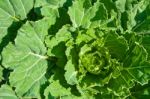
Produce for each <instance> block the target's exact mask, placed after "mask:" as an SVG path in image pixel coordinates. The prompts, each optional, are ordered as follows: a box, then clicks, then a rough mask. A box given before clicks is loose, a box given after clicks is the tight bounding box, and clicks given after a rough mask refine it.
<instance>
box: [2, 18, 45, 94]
mask: <svg viewBox="0 0 150 99" xmlns="http://www.w3.org/2000/svg"><path fill="white" fill-rule="evenodd" d="M46 21H47V20H45V19H43V20H41V21H37V22H36V23H31V22H27V23H26V24H25V25H24V26H23V27H22V28H21V29H20V30H19V32H18V35H17V37H16V39H15V44H11V43H10V44H9V45H8V46H7V47H6V48H5V49H4V51H3V52H2V57H3V62H2V64H3V66H5V67H6V68H11V69H14V71H13V72H12V73H11V74H10V77H9V80H10V84H11V86H13V87H16V89H15V91H16V93H17V94H18V96H23V95H24V96H29V97H38V96H39V89H40V85H41V84H42V83H43V82H44V81H45V73H46V69H47V61H46V59H47V56H45V54H46V47H45V45H44V38H45V36H46V35H47V31H46V30H47V28H48V24H47V22H46ZM41 24H43V25H41Z"/></svg>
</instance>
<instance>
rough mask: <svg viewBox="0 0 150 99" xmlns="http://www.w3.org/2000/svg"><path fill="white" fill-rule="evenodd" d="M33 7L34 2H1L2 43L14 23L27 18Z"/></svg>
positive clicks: (9, 0)
mask: <svg viewBox="0 0 150 99" xmlns="http://www.w3.org/2000/svg"><path fill="white" fill-rule="evenodd" d="M29 2H30V3H29ZM32 7H33V0H13V1H12V0H0V31H1V33H0V42H1V40H2V38H3V37H4V36H5V35H6V34H7V29H8V27H9V26H10V25H11V24H12V22H13V21H19V20H24V19H25V18H27V14H28V12H29V11H30V10H31V9H32ZM18 8H19V9H18Z"/></svg>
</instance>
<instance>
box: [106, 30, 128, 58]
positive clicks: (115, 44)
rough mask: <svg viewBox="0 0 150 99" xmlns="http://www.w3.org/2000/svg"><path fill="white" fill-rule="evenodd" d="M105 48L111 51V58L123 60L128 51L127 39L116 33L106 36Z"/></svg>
mask: <svg viewBox="0 0 150 99" xmlns="http://www.w3.org/2000/svg"><path fill="white" fill-rule="evenodd" d="M105 46H106V47H107V48H108V49H109V51H110V54H111V56H112V57H113V58H116V59H118V60H123V59H124V57H125V54H126V52H127V50H128V44H127V41H126V40H125V38H124V37H123V36H119V35H117V34H116V33H114V32H110V33H109V34H108V35H106V38H105Z"/></svg>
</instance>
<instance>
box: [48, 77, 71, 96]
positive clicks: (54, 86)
mask: <svg viewBox="0 0 150 99" xmlns="http://www.w3.org/2000/svg"><path fill="white" fill-rule="evenodd" d="M48 94H51V95H52V96H53V97H61V98H62V97H63V96H66V95H70V94H71V92H70V89H69V88H68V89H67V88H65V87H63V86H62V85H61V84H60V83H59V81H58V80H57V81H53V82H52V83H51V84H50V85H49V86H48V87H47V88H46V90H45V96H46V99H49V95H48Z"/></svg>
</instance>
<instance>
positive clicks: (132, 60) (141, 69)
mask: <svg viewBox="0 0 150 99" xmlns="http://www.w3.org/2000/svg"><path fill="white" fill-rule="evenodd" d="M128 55H129V56H128V57H126V58H127V59H125V61H124V66H123V67H121V66H120V67H117V68H115V69H116V70H117V73H118V75H117V76H114V78H112V79H111V80H110V82H109V84H108V88H109V91H110V92H112V93H114V95H116V96H120V97H122V98H123V97H127V96H128V95H130V91H129V88H132V87H133V86H134V82H138V83H140V84H142V85H144V84H147V83H148V80H149V79H150V74H149V70H150V63H148V62H146V57H147V56H146V55H147V53H146V52H145V49H144V48H143V47H142V46H140V45H139V44H136V46H135V47H134V49H133V50H132V51H131V53H130V54H128ZM127 60H128V61H127ZM116 70H115V71H114V72H113V74H114V73H116Z"/></svg>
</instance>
